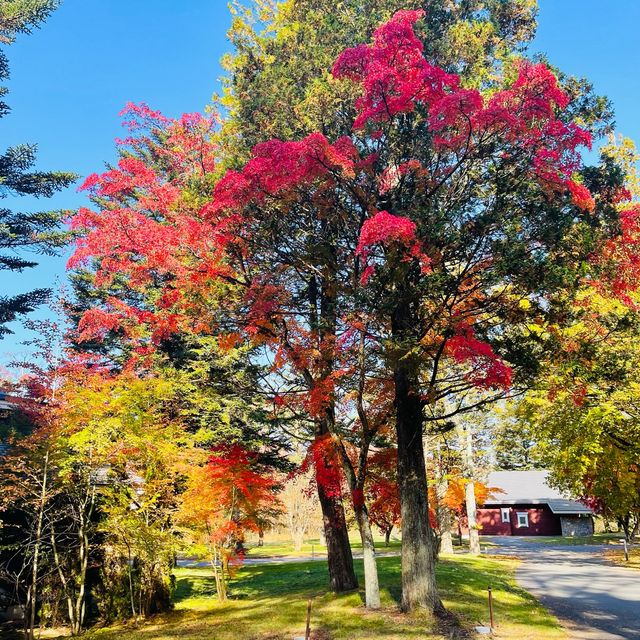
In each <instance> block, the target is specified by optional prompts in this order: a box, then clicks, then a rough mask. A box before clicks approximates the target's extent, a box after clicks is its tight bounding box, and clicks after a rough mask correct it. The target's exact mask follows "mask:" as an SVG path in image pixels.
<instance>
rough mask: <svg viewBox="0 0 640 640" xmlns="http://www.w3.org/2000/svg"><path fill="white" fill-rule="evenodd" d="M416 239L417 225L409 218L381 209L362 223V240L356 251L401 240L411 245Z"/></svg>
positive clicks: (359, 251)
mask: <svg viewBox="0 0 640 640" xmlns="http://www.w3.org/2000/svg"><path fill="white" fill-rule="evenodd" d="M415 239H416V225H415V223H414V222H412V221H411V220H409V219H408V218H403V217H400V216H394V215H392V214H390V213H388V212H387V211H379V212H378V213H376V214H375V215H374V216H373V217H372V218H369V219H368V220H366V221H365V223H364V224H363V225H362V230H361V231H360V241H359V242H358V248H357V249H356V253H359V254H360V255H362V254H364V253H365V252H366V250H367V249H368V248H370V247H372V246H374V245H376V244H387V243H389V242H399V243H401V244H404V245H407V246H409V245H411V244H413V243H414V242H415Z"/></svg>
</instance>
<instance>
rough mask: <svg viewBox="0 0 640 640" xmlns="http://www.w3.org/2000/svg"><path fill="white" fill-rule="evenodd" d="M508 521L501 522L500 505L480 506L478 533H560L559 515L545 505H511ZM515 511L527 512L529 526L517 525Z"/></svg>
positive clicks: (523, 534) (526, 534)
mask: <svg viewBox="0 0 640 640" xmlns="http://www.w3.org/2000/svg"><path fill="white" fill-rule="evenodd" d="M503 508H508V509H509V517H510V521H509V522H502V521H501V517H500V509H501V507H481V508H480V509H478V513H477V521H478V524H479V525H481V526H482V529H480V535H491V536H559V535H561V533H562V530H561V527H560V517H559V516H556V515H554V514H553V513H552V511H551V509H550V508H549V507H548V506H547V505H526V504H523V505H511V506H507V505H505V507H503ZM517 513H528V514H529V526H528V527H518V516H517Z"/></svg>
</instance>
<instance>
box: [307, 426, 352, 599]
mask: <svg viewBox="0 0 640 640" xmlns="http://www.w3.org/2000/svg"><path fill="white" fill-rule="evenodd" d="M316 433H317V434H318V435H319V436H323V435H326V434H327V433H328V430H327V428H326V423H325V422H324V421H319V422H318V425H317V432H316ZM325 463H326V465H327V466H330V465H333V464H336V461H335V460H331V459H327V460H325ZM316 467H317V465H316ZM338 472H339V470H338V469H336V473H338ZM316 486H317V488H318V498H319V500H320V507H321V509H322V524H323V528H324V537H325V542H326V545H327V562H328V564H329V581H330V583H331V589H332V590H333V591H335V592H336V593H341V592H343V591H353V590H354V589H357V588H358V579H357V578H356V573H355V570H354V568H353V554H352V553H351V544H350V543H349V529H348V528H347V519H346V518H345V515H344V506H343V504H342V495H341V494H340V492H339V491H335V490H334V488H333V487H326V486H324V484H323V483H322V481H321V479H320V478H319V477H318V471H317V468H316Z"/></svg>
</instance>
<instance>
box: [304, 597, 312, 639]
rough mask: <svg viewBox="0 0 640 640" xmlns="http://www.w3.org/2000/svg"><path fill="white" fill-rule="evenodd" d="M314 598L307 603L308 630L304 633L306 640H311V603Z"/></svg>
mask: <svg viewBox="0 0 640 640" xmlns="http://www.w3.org/2000/svg"><path fill="white" fill-rule="evenodd" d="M312 600H313V598H309V602H308V603H307V628H306V630H305V632H304V640H309V638H310V637H311V601H312Z"/></svg>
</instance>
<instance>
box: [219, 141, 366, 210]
mask: <svg viewBox="0 0 640 640" xmlns="http://www.w3.org/2000/svg"><path fill="white" fill-rule="evenodd" d="M357 160H358V154H357V151H356V149H355V147H354V146H353V143H352V142H351V140H350V139H349V138H340V139H339V140H337V141H336V143H335V144H330V143H329V141H328V140H327V139H326V138H325V136H323V135H322V134H321V133H312V134H311V135H309V136H307V137H306V138H304V139H303V140H300V141H299V142H282V141H281V140H270V141H268V142H264V143H262V144H259V145H257V146H256V147H255V148H254V149H253V154H252V158H251V160H249V162H248V163H247V164H246V165H245V167H244V169H243V170H242V171H240V172H238V171H229V172H227V174H226V175H225V176H224V177H223V178H222V179H221V180H220V181H219V182H218V184H217V185H216V187H215V189H214V193H213V203H212V205H211V210H212V211H213V212H216V211H220V210H225V209H227V210H238V209H242V208H243V207H245V206H246V205H248V204H250V203H260V202H262V201H263V200H264V199H265V198H267V197H270V196H271V197H274V196H278V197H283V196H284V195H285V194H286V193H287V192H289V191H291V190H293V189H297V188H299V187H301V186H304V185H308V184H310V183H311V182H312V181H314V180H316V179H317V178H321V177H322V178H325V179H329V180H330V179H331V176H332V175H333V174H335V175H337V176H344V175H353V172H354V169H355V166H356V162H357Z"/></svg>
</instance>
